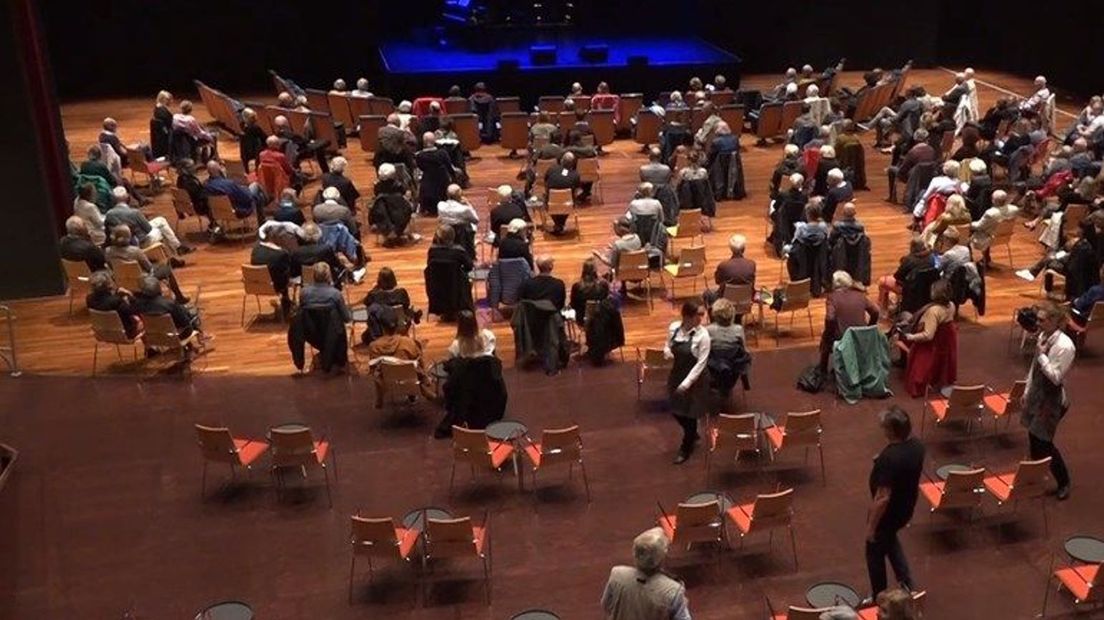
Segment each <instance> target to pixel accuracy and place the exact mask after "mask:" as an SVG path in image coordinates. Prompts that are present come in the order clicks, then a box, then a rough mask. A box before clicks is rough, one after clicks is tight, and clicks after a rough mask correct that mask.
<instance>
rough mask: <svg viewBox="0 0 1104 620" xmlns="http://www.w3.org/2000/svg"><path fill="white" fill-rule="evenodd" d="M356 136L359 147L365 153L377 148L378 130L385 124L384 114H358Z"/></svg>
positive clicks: (368, 153)
mask: <svg viewBox="0 0 1104 620" xmlns="http://www.w3.org/2000/svg"><path fill="white" fill-rule="evenodd" d="M357 120H358V121H359V125H358V128H357V138H358V139H359V140H360V149H361V150H362V151H364V152H365V154H367V155H371V154H373V153H375V152H376V151H377V150H379V130H380V128H381V127H383V126H384V125H386V124H387V117H386V116H358V117H357Z"/></svg>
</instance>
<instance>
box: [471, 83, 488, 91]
mask: <svg viewBox="0 0 1104 620" xmlns="http://www.w3.org/2000/svg"><path fill="white" fill-rule="evenodd" d="M472 92H473V93H483V92H487V85H486V84H484V83H483V82H476V83H475V86H473V87H472Z"/></svg>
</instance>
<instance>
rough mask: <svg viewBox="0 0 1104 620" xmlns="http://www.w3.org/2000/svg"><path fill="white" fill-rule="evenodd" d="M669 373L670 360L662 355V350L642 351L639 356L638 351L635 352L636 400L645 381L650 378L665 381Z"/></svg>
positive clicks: (638, 398)
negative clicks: (658, 378)
mask: <svg viewBox="0 0 1104 620" xmlns="http://www.w3.org/2000/svg"><path fill="white" fill-rule="evenodd" d="M670 372H671V360H669V359H667V357H666V356H665V355H664V354H663V349H644V354H643V355H641V353H640V349H639V348H637V350H636V400H640V389H641V388H642V387H643V386H644V382H645V381H650V380H651V378H652V377H660V380H661V381H663V382H666V381H667V375H668V374H669V373H670Z"/></svg>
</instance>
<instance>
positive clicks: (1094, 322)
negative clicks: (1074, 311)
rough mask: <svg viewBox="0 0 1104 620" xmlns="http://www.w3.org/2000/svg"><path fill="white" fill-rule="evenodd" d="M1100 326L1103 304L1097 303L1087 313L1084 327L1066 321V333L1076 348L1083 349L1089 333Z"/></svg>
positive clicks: (1103, 319)
mask: <svg viewBox="0 0 1104 620" xmlns="http://www.w3.org/2000/svg"><path fill="white" fill-rule="evenodd" d="M1101 326H1104V302H1100V301H1098V302H1096V303H1095V304H1093V307H1092V310H1090V311H1089V318H1087V319H1086V320H1085V326H1084V327H1082V326H1080V325H1078V324H1077V323H1075V322H1073V321H1067V322H1066V331H1068V332H1069V333H1070V335H1071V336H1073V340H1074V342H1075V343H1076V344H1077V347H1078V348H1084V347H1085V344H1086V343H1087V342H1088V340H1089V333H1090V332H1094V331H1097V330H1098V329H1099V328H1100V327H1101Z"/></svg>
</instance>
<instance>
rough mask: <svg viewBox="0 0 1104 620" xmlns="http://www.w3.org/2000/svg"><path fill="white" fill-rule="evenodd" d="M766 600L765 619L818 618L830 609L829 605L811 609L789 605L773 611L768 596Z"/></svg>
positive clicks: (807, 619) (808, 619)
mask: <svg viewBox="0 0 1104 620" xmlns="http://www.w3.org/2000/svg"><path fill="white" fill-rule="evenodd" d="M766 601H767V620H820V615H821V614H823V613H824V612H826V611H831V608H830V607H825V608H822V609H813V608H812V607H799V606H797V605H790V606H789V607H788V608H786V610H785V611H775V609H774V605H772V604H771V601H770V598H767V599H766Z"/></svg>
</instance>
